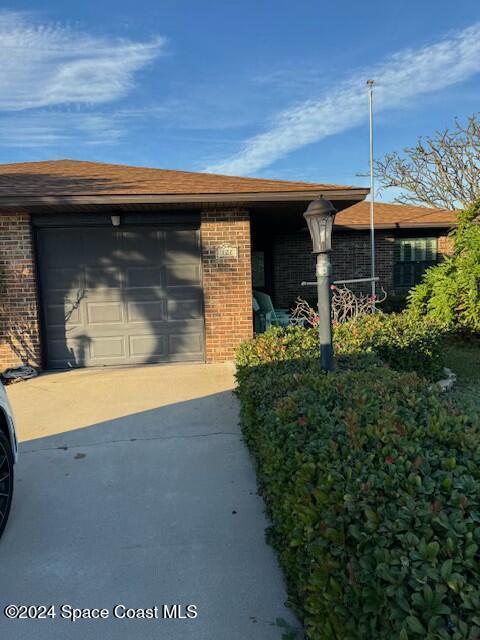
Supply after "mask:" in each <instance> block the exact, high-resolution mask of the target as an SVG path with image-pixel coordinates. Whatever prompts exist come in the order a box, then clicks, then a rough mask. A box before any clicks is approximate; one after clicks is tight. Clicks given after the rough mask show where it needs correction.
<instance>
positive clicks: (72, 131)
mask: <svg viewBox="0 0 480 640" xmlns="http://www.w3.org/2000/svg"><path fill="white" fill-rule="evenodd" d="M124 125H125V122H124V118H123V117H122V116H119V115H118V114H115V113H113V114H112V113H101V112H74V111H60V112H59V111H53V110H50V111H43V110H33V111H24V112H15V113H9V114H6V115H4V116H3V117H2V118H0V147H14V148H34V147H57V148H61V147H62V145H71V144H72V143H75V144H78V143H79V142H81V144H82V145H95V144H102V145H108V144H113V143H115V142H116V141H118V140H119V139H120V138H121V137H122V136H123V134H124V131H125V127H124Z"/></svg>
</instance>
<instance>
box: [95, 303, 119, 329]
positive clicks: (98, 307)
mask: <svg viewBox="0 0 480 640" xmlns="http://www.w3.org/2000/svg"><path fill="white" fill-rule="evenodd" d="M86 309H87V322H88V323H89V324H97V325H99V324H103V325H105V324H107V325H109V324H112V323H115V324H117V323H120V324H121V323H123V320H124V318H123V305H122V303H121V302H120V301H118V302H87V304H86Z"/></svg>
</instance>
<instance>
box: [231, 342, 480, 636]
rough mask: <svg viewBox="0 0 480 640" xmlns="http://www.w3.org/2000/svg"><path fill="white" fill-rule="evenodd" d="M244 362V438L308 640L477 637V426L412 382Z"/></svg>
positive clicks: (295, 363)
mask: <svg viewBox="0 0 480 640" xmlns="http://www.w3.org/2000/svg"><path fill="white" fill-rule="evenodd" d="M281 335H282V336H284V335H285V334H283V333H282V334H281ZM286 335H287V336H288V339H287V340H286V342H285V343H284V344H283V346H284V347H286V349H285V350H281V351H280V354H281V358H279V359H280V360H281V359H282V358H283V356H284V355H285V353H286V351H288V349H289V348H291V349H292V352H295V350H297V349H298V344H297V342H296V341H297V340H300V338H299V333H298V331H297V330H295V331H292V332H291V333H290V332H287V334H286ZM270 337H271V336H267V338H266V339H264V340H269V338H270ZM265 345H266V342H263V346H264V347H265ZM277 355H278V353H277ZM251 357H252V353H251V352H249V353H248V354H247V350H246V348H245V347H244V348H243V349H242V351H241V355H240V365H239V369H238V382H239V388H238V393H239V397H240V400H241V416H242V426H243V431H244V434H245V438H246V441H247V443H248V445H249V447H250V449H251V451H252V452H253V454H254V456H255V459H256V463H257V470H258V478H259V485H260V488H261V491H262V493H263V495H264V497H265V501H266V504H267V508H268V511H269V515H270V517H271V522H272V527H271V531H270V541H271V543H272V544H273V545H274V547H275V548H276V549H277V551H278V554H279V558H280V562H281V564H282V566H283V569H284V571H285V575H286V578H287V583H288V587H289V595H290V601H291V604H292V605H293V607H294V609H295V610H296V611H297V612H298V614H299V616H300V617H301V619H302V620H303V622H304V624H305V628H306V633H307V637H308V638H310V639H311V640H334V639H335V640H340V639H341V640H363V639H365V640H372V639H375V640H396V639H398V640H409V639H413V640H414V639H416V638H419V639H420V638H424V639H425V638H426V639H429V640H433V639H438V640H442V639H452V640H453V639H455V640H456V639H467V638H468V639H470V640H473V639H474V638H478V637H480V614H479V613H478V612H479V611H480V580H479V569H480V565H479V546H480V445H479V443H480V433H479V431H480V426H479V425H478V424H471V423H470V422H469V421H468V419H467V418H466V417H463V416H461V415H453V414H451V413H448V411H447V409H446V405H445V404H444V403H442V402H441V401H440V399H439V398H438V396H437V395H436V394H435V392H433V391H429V390H428V385H425V382H424V380H423V381H422V379H421V378H419V377H418V376H417V375H416V374H414V373H408V374H406V373H402V374H400V373H397V372H395V371H390V370H388V369H380V368H379V369H377V370H375V375H372V370H369V371H363V372H338V373H336V374H333V375H332V374H324V373H323V372H322V371H320V370H319V366H318V363H317V361H314V360H313V359H310V360H307V361H302V360H299V359H290V360H287V359H284V361H280V362H279V361H275V360H274V359H271V360H270V361H269V363H268V364H263V365H262V364H257V365H256V366H255V365H253V366H252V364H251V363H249V364H250V366H247V364H246V360H248V359H249V358H250V359H251ZM268 357H269V356H268Z"/></svg>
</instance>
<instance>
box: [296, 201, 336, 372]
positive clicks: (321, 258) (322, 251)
mask: <svg viewBox="0 0 480 640" xmlns="http://www.w3.org/2000/svg"><path fill="white" fill-rule="evenodd" d="M335 213H336V209H335V207H334V206H333V204H332V203H331V202H330V200H325V198H323V197H322V196H320V197H319V198H316V199H315V200H312V202H311V203H310V204H309V205H308V208H307V210H306V211H305V213H304V214H303V216H304V218H305V220H306V221H307V225H308V230H309V231H310V236H311V238H312V244H313V253H314V254H316V256H317V272H316V273H317V292H318V319H319V322H318V334H319V338H320V362H321V365H322V369H324V370H325V371H333V346H332V315H331V292H330V284H331V276H332V266H331V264H330V251H331V250H332V228H333V221H334V220H335Z"/></svg>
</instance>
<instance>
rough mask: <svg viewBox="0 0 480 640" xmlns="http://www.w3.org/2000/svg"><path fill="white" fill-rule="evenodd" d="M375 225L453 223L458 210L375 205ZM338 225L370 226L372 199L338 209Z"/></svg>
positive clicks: (438, 224)
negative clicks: (341, 209)
mask: <svg viewBox="0 0 480 640" xmlns="http://www.w3.org/2000/svg"><path fill="white" fill-rule="evenodd" d="M374 221H375V228H376V229H409V228H415V227H452V226H454V225H455V223H456V214H455V211H449V210H448V209H430V208H427V207H416V206H413V205H406V204H387V203H384V202H376V203H375V205H374ZM335 226H337V227H346V228H355V229H363V228H365V229H368V228H369V227H370V202H357V203H356V204H354V205H353V206H351V207H348V208H347V209H344V210H343V211H340V212H339V213H337V215H336V217H335Z"/></svg>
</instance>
